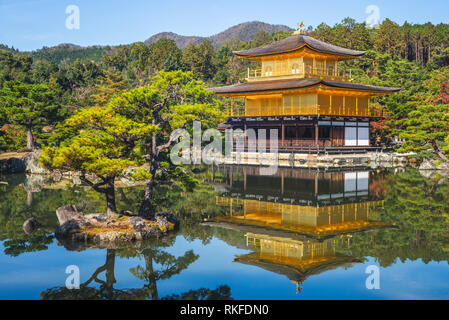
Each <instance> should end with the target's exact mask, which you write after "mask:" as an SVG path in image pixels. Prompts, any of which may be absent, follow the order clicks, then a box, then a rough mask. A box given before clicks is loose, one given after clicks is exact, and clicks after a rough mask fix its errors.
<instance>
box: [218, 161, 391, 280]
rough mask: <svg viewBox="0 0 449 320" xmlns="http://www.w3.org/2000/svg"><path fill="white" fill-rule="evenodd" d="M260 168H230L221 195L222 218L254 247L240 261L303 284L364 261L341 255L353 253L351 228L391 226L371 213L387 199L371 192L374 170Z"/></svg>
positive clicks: (219, 200) (226, 225)
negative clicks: (265, 171)
mask: <svg viewBox="0 0 449 320" xmlns="http://www.w3.org/2000/svg"><path fill="white" fill-rule="evenodd" d="M231 170H232V169H231ZM254 170H257V168H243V171H240V172H239V171H237V172H236V171H230V172H229V174H228V180H227V187H226V191H224V192H223V193H222V194H221V195H220V196H218V197H217V205H220V206H226V207H228V210H227V215H226V216H224V217H219V218H217V219H216V222H218V224H219V225H221V226H223V227H227V228H232V229H237V230H240V231H242V232H244V233H245V237H246V244H247V247H248V248H251V249H252V250H254V252H252V253H250V254H247V255H241V256H238V257H237V258H236V262H239V263H245V264H250V265H255V266H258V267H261V268H264V269H266V270H269V271H272V272H275V273H279V274H283V275H285V276H287V277H288V278H289V279H290V280H291V281H292V282H294V283H296V284H297V285H298V287H299V285H300V284H302V283H303V281H304V280H305V279H306V278H307V277H309V276H311V275H313V274H319V273H322V272H324V271H326V270H330V269H335V268H338V267H344V266H349V265H352V264H353V263H356V262H360V260H358V259H356V258H354V257H352V256H349V255H347V254H339V252H349V250H348V249H349V247H350V238H351V236H350V235H349V233H351V232H357V231H364V230H370V229H373V228H381V227H386V226H387V225H386V224H385V223H383V222H380V221H376V220H374V219H373V218H372V217H371V216H372V212H373V211H374V210H376V209H378V208H381V207H382V206H383V201H382V200H381V199H379V198H377V197H375V196H373V195H371V194H370V179H371V178H372V175H373V173H371V172H369V171H359V172H319V171H313V170H282V169H281V170H280V171H279V172H278V173H277V175H275V176H257V174H256V172H255V171H254Z"/></svg>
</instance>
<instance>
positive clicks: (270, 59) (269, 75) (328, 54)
mask: <svg viewBox="0 0 449 320" xmlns="http://www.w3.org/2000/svg"><path fill="white" fill-rule="evenodd" d="M234 54H235V55H237V56H239V57H241V58H243V59H247V60H252V61H257V62H259V63H260V65H261V68H259V69H256V70H248V77H247V80H248V81H264V80H276V79H291V78H319V79H327V80H338V81H351V72H350V71H347V70H343V69H341V70H339V68H338V61H342V60H347V59H354V58H356V57H359V56H362V55H363V54H365V52H364V51H356V50H351V49H346V48H342V47H338V46H334V45H331V44H328V43H325V42H323V41H320V40H317V39H314V38H312V37H309V36H306V35H304V34H294V35H292V36H290V37H288V38H286V39H283V40H280V41H277V42H274V43H272V44H269V45H266V46H263V47H259V48H254V49H250V50H244V51H236V52H234Z"/></svg>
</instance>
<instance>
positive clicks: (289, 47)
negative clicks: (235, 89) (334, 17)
mask: <svg viewBox="0 0 449 320" xmlns="http://www.w3.org/2000/svg"><path fill="white" fill-rule="evenodd" d="M304 45H305V46H307V47H309V48H310V49H312V50H317V51H321V52H326V53H330V54H336V55H343V56H351V57H359V56H362V55H364V54H365V51H356V50H351V49H346V48H342V47H338V46H334V45H332V44H329V43H326V42H323V41H320V40H317V39H314V38H312V37H309V36H306V35H302V34H295V35H292V36H290V37H288V38H285V39H283V40H280V41H276V42H274V43H271V44H269V45H266V46H263V47H259V48H254V49H250V50H244V51H234V54H235V55H237V56H240V57H248V58H249V57H256V56H266V55H271V54H276V53H281V52H290V51H295V50H297V49H299V48H301V47H302V46H304Z"/></svg>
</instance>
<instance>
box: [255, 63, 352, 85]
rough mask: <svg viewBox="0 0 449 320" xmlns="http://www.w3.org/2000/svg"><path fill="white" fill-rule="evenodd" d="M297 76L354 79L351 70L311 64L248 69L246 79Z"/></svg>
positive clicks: (342, 79) (262, 79)
mask: <svg viewBox="0 0 449 320" xmlns="http://www.w3.org/2000/svg"><path fill="white" fill-rule="evenodd" d="M295 78H309V79H322V80H330V81H343V82H351V81H352V71H351V70H345V69H343V70H340V69H336V68H334V67H329V68H318V67H313V66H311V65H305V64H301V65H296V66H294V67H293V68H281V69H278V70H272V69H270V68H268V69H267V68H266V69H265V70H262V69H255V70H251V69H248V75H247V78H246V80H247V81H249V82H251V81H268V80H284V79H295Z"/></svg>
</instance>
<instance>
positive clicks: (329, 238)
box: [0, 168, 449, 300]
mask: <svg viewBox="0 0 449 320" xmlns="http://www.w3.org/2000/svg"><path fill="white" fill-rule="evenodd" d="M198 179H201V180H203V181H204V183H203V184H202V185H201V186H200V187H198V188H197V189H196V190H195V191H194V192H184V191H182V190H178V188H177V187H176V186H174V185H171V186H161V187H160V188H158V189H159V191H158V194H157V197H158V203H161V205H160V208H159V209H160V210H170V211H173V212H176V213H177V214H178V215H179V217H180V219H181V227H180V229H179V231H178V232H177V233H176V234H172V235H170V236H168V237H167V238H164V239H161V240H159V241H153V242H151V243H147V244H145V245H143V246H141V247H140V248H139V249H130V248H121V249H117V250H111V249H109V250H107V249H87V250H83V251H71V250H69V249H67V248H66V247H64V244H63V243H60V242H59V241H58V240H57V239H55V237H54V230H55V228H56V226H57V218H56V215H55V210H56V208H58V207H60V206H62V205H65V204H68V203H72V204H75V205H76V206H77V207H78V208H79V210H81V211H83V212H88V213H91V212H102V211H103V210H104V202H103V199H102V198H101V197H100V196H99V195H98V194H96V193H95V192H93V191H91V190H89V189H88V188H85V187H83V186H74V185H73V184H72V183H70V182H67V181H59V182H54V181H43V180H42V179H41V178H39V177H26V176H24V175H12V176H2V177H0V181H3V182H8V184H7V185H5V184H1V185H0V242H1V252H0V299H180V298H181V299H182V298H183V299H198V298H203V299H204V298H212V299H218V298H222V299H231V298H232V299H291V300H305V299H448V298H449V267H448V261H449V201H448V200H449V182H448V181H447V179H446V180H444V179H440V178H439V177H438V176H437V177H424V176H423V175H421V174H420V172H419V171H417V170H412V169H410V170H405V171H402V172H391V171H382V172H380V171H376V172H374V171H369V170H361V171H346V172H317V171H313V170H286V169H283V170H280V171H279V172H278V173H277V174H276V175H275V176H270V177H266V176H260V175H259V172H258V170H257V169H256V168H222V169H220V170H218V171H214V172H212V171H210V170H209V171H207V172H204V173H202V174H199V175H198ZM117 194H118V199H119V200H118V202H119V203H118V207H119V208H120V209H123V210H125V209H126V210H131V211H134V212H135V211H137V207H138V203H139V199H141V197H142V190H141V188H138V187H137V188H120V189H119V190H118V192H117ZM30 217H35V218H36V219H37V220H38V221H39V222H40V223H41V224H42V225H43V226H44V227H43V228H42V229H40V230H39V231H38V232H36V233H34V234H32V235H27V234H25V232H24V231H23V230H22V224H23V222H24V221H25V220H26V219H28V218H30ZM206 220H207V221H209V222H208V223H202V222H204V221H206ZM69 265H75V266H78V267H79V270H80V278H81V287H82V289H81V290H71V291H70V290H67V289H66V288H65V282H66V278H67V276H68V275H67V274H66V273H65V271H66V268H67V266H69ZM372 265H374V266H377V267H378V268H379V270H380V289H379V290H368V289H367V287H366V280H367V278H368V277H369V274H367V273H366V269H367V267H369V266H372Z"/></svg>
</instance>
